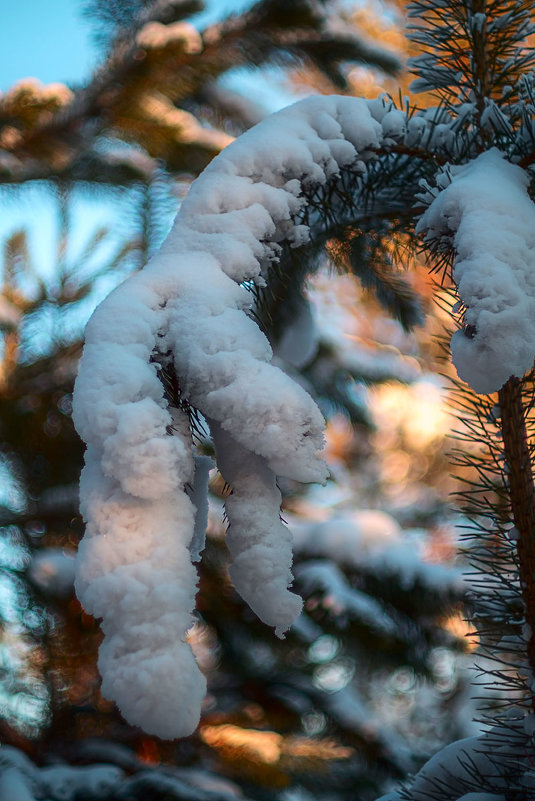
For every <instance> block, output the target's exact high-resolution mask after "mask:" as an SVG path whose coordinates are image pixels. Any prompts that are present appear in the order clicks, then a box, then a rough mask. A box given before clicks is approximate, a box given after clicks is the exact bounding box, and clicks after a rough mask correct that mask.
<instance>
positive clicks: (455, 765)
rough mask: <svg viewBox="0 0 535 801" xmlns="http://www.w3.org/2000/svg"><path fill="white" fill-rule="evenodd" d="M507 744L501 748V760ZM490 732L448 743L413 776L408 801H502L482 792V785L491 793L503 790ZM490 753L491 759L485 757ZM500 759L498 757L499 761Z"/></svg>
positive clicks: (498, 755)
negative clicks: (502, 751) (431, 799)
mask: <svg viewBox="0 0 535 801" xmlns="http://www.w3.org/2000/svg"><path fill="white" fill-rule="evenodd" d="M510 747H511V746H510V743H505V744H504V749H503V750H504V751H505V754H504V756H505V760H504V761H506V760H507V753H508V752H509V753H510ZM499 750H500V749H496V744H495V741H494V740H493V739H492V732H488V733H486V734H482V735H480V736H478V737H466V738H464V739H462V740H457V741H456V742H453V743H450V744H449V745H447V746H446V747H445V748H442V749H441V750H440V751H439V752H438V753H436V754H435V755H434V756H432V757H431V759H429V760H428V761H427V762H426V763H425V765H424V766H423V768H422V769H421V770H420V771H419V773H417V774H416V776H415V778H414V780H413V783H412V785H411V787H410V794H409V798H410V801H428V800H429V798H434V799H436V801H442V799H444V801H449V800H450V799H455V801H502V799H503V798H504V796H502V795H500V794H495V793H494V792H492V793H489V792H485V790H486V789H487V788H481V784H482V783H483V782H484V783H485V784H488V785H490V786H491V787H492V789H493V790H494V789H496V790H500V789H502V788H503V789H505V786H506V780H505V778H504V771H505V770H506V768H505V767H504V765H503V764H502V765H500V763H499V760H500V754H499ZM489 753H492V757H489V756H488V754H489ZM503 759H504V757H503V756H502V760H503Z"/></svg>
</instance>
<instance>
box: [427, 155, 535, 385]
mask: <svg viewBox="0 0 535 801" xmlns="http://www.w3.org/2000/svg"><path fill="white" fill-rule="evenodd" d="M450 178H451V181H450V180H449V179H450ZM528 180H529V179H528V176H527V174H526V173H525V171H524V170H522V169H521V168H520V167H518V166H516V165H513V164H510V163H509V162H508V161H506V160H505V159H504V158H503V156H502V155H501V154H500V152H499V151H498V150H497V149H496V148H493V149H492V150H489V151H487V152H485V153H482V154H481V155H480V156H478V157H477V158H476V159H474V160H473V161H471V162H469V163H468V164H466V165H463V166H460V167H448V168H447V173H444V174H443V175H442V176H439V178H438V184H439V186H442V187H444V188H443V189H442V191H441V192H439V193H438V194H436V197H435V198H434V199H433V200H432V202H431V204H430V205H429V207H428V208H427V209H426V211H425V213H424V214H423V216H422V217H421V219H420V221H419V223H418V226H417V228H416V231H417V233H418V232H420V233H425V240H426V242H431V243H433V242H434V243H437V244H438V246H439V248H442V247H446V248H447V247H450V246H453V248H454V251H455V263H454V272H453V278H454V281H455V283H456V285H457V289H458V293H459V297H460V299H461V301H462V304H463V306H464V307H465V314H464V321H463V322H464V327H463V329H462V330H459V331H456V332H455V333H454V335H453V337H452V340H451V352H452V359H453V363H454V364H455V367H456V369H457V372H458V374H459V377H460V378H461V379H462V380H463V381H466V382H467V383H468V384H469V385H470V386H471V387H472V389H474V390H475V392H477V393H479V394H489V393H491V392H495V391H497V390H499V389H500V387H501V386H502V385H503V384H504V383H505V382H506V381H507V380H508V379H509V378H510V376H511V375H515V376H518V377H522V376H523V375H524V373H526V372H527V371H528V370H530V369H531V368H532V366H533V358H534V356H535V325H533V320H534V319H535V206H534V204H533V203H532V202H531V200H530V198H529V195H528V192H527V184H528Z"/></svg>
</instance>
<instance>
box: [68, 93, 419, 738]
mask: <svg viewBox="0 0 535 801" xmlns="http://www.w3.org/2000/svg"><path fill="white" fill-rule="evenodd" d="M380 106H381V101H376V102H375V103H371V104H368V103H367V102H366V101H364V100H360V99H355V98H349V97H336V96H334V97H318V98H310V99H308V100H305V101H302V102H300V103H297V104H295V105H294V106H292V107H290V108H288V109H285V110H283V111H281V112H279V113H277V114H275V115H273V116H272V117H270V118H268V119H267V120H265V121H263V122H262V123H260V124H259V125H258V126H256V127H255V128H253V129H251V130H250V131H248V132H247V133H246V134H244V135H243V136H242V137H240V138H239V139H238V140H237V141H236V142H235V143H233V144H232V145H230V146H229V147H228V148H227V149H226V150H225V151H223V152H222V153H221V154H220V155H219V156H218V157H217V158H216V159H214V161H213V162H212V163H211V164H210V165H209V166H208V167H207V169H206V170H205V171H204V173H203V174H202V175H201V176H200V177H199V178H198V179H197V181H195V182H194V184H193V186H192V188H191V190H190V192H189V194H188V196H187V198H186V200H185V201H184V203H183V205H182V208H181V210H180V212H179V214H178V216H177V218H176V221H175V223H174V226H173V229H172V231H171V233H170V234H169V236H168V238H167V240H166V242H165V243H164V244H163V246H162V248H161V250H160V251H159V252H158V253H157V254H156V255H155V256H154V257H153V259H152V260H151V261H150V262H149V264H147V266H146V267H145V268H144V269H143V270H142V271H141V272H140V273H137V274H136V275H133V276H131V277H130V278H129V279H128V280H127V281H126V282H125V283H123V284H122V285H121V286H119V287H118V288H117V289H116V290H114V292H112V294H111V295H110V296H109V297H108V298H107V299H106V300H105V301H104V302H103V303H102V304H101V305H100V307H99V308H98V309H97V310H96V311H95V313H94V315H93V317H92V318H91V320H90V322H89V324H88V326H87V330H86V345H85V349H84V354H83V357H82V361H81V365H80V372H79V376H78V379H77V382H76V387H75V393H74V405H73V417H74V421H75V425H76V427H77V430H78V432H79V433H80V435H81V436H82V437H83V439H84V440H85V441H86V442H87V444H88V448H87V453H86V467H85V468H84V473H83V477H82V482H81V508H82V512H83V515H84V518H85V520H86V521H87V530H86V534H85V537H84V540H83V542H82V544H81V546H80V551H79V557H78V562H77V577H76V591H77V594H78V597H79V598H80V600H81V602H82V603H83V605H84V607H85V608H86V610H87V611H89V612H91V613H92V614H94V615H95V616H97V617H102V619H103V620H102V628H103V630H104V633H105V639H104V643H103V645H102V647H101V651H100V658H99V666H100V670H101V672H102V676H103V684H102V689H103V692H104V694H105V695H106V696H107V697H109V698H112V699H114V700H115V701H117V703H118V704H119V707H120V708H121V711H122V712H123V714H124V716H125V717H126V718H127V719H128V720H129V721H130V722H131V723H134V724H137V725H139V726H142V727H143V728H144V729H145V730H146V731H148V732H150V733H154V734H158V735H159V736H161V737H168V738H172V737H177V736H182V735H185V734H189V733H190V732H191V731H193V729H194V728H195V726H196V725H197V722H198V720H199V715H200V704H201V700H202V697H203V695H204V692H205V680H204V677H203V676H202V675H201V673H200V671H199V669H198V667H197V665H196V663H195V659H194V657H193V655H192V652H191V650H190V648H189V646H188V644H187V642H186V632H187V630H188V628H190V627H191V625H192V622H193V616H192V609H193V608H194V600H195V592H196V571H195V569H194V567H193V566H192V564H191V559H192V558H193V559H197V558H198V556H199V554H200V550H201V549H202V544H203V543H202V531H199V529H200V528H202V527H203V526H204V523H202V522H199V523H198V525H197V531H195V534H194V529H195V518H196V515H197V518H198V521H201V517H204V515H205V504H204V502H203V500H202V497H201V495H202V491H201V489H199V488H202V486H206V473H207V470H206V465H204V466H202V465H201V464H200V463H198V465H197V469H198V470H201V471H203V476H200V474H199V476H198V480H197V481H196V480H195V461H194V454H193V451H192V440H191V432H190V428H189V422H188V419H187V417H186V415H185V414H184V413H183V412H181V411H179V410H177V409H175V408H173V403H174V405H180V403H183V402H187V403H189V404H190V405H191V406H193V407H195V408H196V409H197V410H198V411H199V412H200V413H201V414H202V415H203V416H204V418H205V419H206V420H209V421H210V424H211V427H212V430H213V434H214V440H215V444H216V451H217V459H218V464H219V467H220V469H221V471H222V473H223V476H224V478H225V480H226V481H227V482H228V483H229V484H230V485H231V487H232V490H233V493H232V494H231V496H230V497H229V500H228V502H227V512H228V516H229V520H230V530H229V546H230V550H231V553H232V557H233V560H234V561H233V565H232V567H231V576H232V579H233V581H234V583H235V586H236V588H237V590H238V591H239V592H240V593H241V594H242V596H243V597H244V598H245V599H246V600H247V601H248V602H249V603H250V604H251V606H252V608H253V609H254V610H255V611H256V613H257V614H258V615H259V616H260V617H261V618H262V619H263V620H264V621H265V622H267V623H268V624H269V625H271V626H274V627H275V629H276V632H277V633H278V634H279V635H281V636H282V634H283V632H284V631H285V630H286V629H287V628H288V627H289V626H290V624H291V622H292V620H293V619H294V618H295V616H296V615H298V614H299V611H300V608H301V601H300V599H299V598H298V597H297V596H296V595H294V594H293V593H291V592H289V591H288V587H289V586H290V585H291V583H292V578H293V577H292V573H291V561H292V557H291V535H290V532H289V531H288V529H287V528H286V527H285V525H284V524H283V523H282V522H281V520H280V517H279V507H280V493H279V491H278V489H277V486H276V476H285V477H288V478H291V479H294V480H298V481H319V482H322V481H324V480H325V478H326V475H327V471H326V467H325V464H324V463H323V461H322V460H321V458H320V456H319V455H318V454H319V451H320V450H321V448H322V447H323V426H324V421H323V417H322V415H321V413H320V412H319V410H318V408H317V407H316V404H315V403H314V401H313V400H312V399H311V398H310V396H309V395H308V394H307V393H306V392H305V390H304V389H303V388H302V387H300V386H299V385H297V384H296V383H295V382H294V381H293V380H292V379H291V378H290V377H289V376H287V375H286V374H285V373H283V372H282V371H281V370H280V369H278V367H276V366H275V364H273V363H272V362H271V359H272V352H271V348H270V345H269V343H268V341H267V339H266V337H265V336H264V334H263V333H262V332H261V331H260V330H259V328H258V327H257V325H256V323H255V322H254V320H253V319H252V316H251V305H252V303H251V301H252V295H251V293H249V292H248V291H247V289H246V288H244V286H243V284H244V283H245V282H247V283H249V284H250V283H256V284H257V285H258V286H262V285H263V284H264V283H265V279H266V276H267V274H268V270H269V267H270V265H271V264H272V262H273V261H276V260H277V259H278V258H279V254H280V252H281V246H282V243H284V242H286V243H287V244H289V245H290V246H297V245H300V244H302V243H304V242H306V241H307V240H308V238H309V229H308V227H307V226H306V225H303V224H302V223H301V221H300V216H299V215H300V213H301V211H302V210H303V208H304V206H305V205H306V194H307V193H309V194H310V193H311V192H313V191H315V189H317V188H319V187H322V186H325V185H327V184H328V183H329V182H330V181H336V180H337V178H338V177H339V176H340V171H341V169H342V168H346V167H349V166H352V167H353V169H354V171H355V174H356V175H357V174H362V173H363V172H365V171H366V164H365V162H366V161H367V160H368V159H370V158H373V155H374V150H375V149H377V148H378V147H380V146H381V145H382V143H383V142H384V141H388V142H390V141H392V137H394V136H395V137H396V139H398V138H399V137H403V136H404V122H403V119H402V117H400V116H399V114H395V115H392V114H390V115H388V114H387V112H388V111H389V109H390V108H391V104H390V106H388V103H386V104H385V103H384V102H383V103H382V106H383V108H382V109H381V108H380ZM385 109H386V110H385ZM383 111H384V113H383ZM383 117H384V118H385V127H386V131H385V130H383V127H382V125H381V122H380V120H381V119H382V118H383ZM388 137H391V138H388ZM170 374H171V376H172V375H173V374H176V378H177V384H178V389H177V387H175V390H176V391H175V395H177V397H175V396H173V394H172V393H171V394H170V392H169V388H167V394H165V393H164V386H163V384H164V381H162V380H161V379H162V377H165V376H169V375H170ZM170 383H171V385H172V384H173V380H172V378H171V380H170ZM177 393H178V394H179V396H180V397H179V398H178V394H177Z"/></svg>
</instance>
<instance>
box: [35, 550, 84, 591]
mask: <svg viewBox="0 0 535 801" xmlns="http://www.w3.org/2000/svg"><path fill="white" fill-rule="evenodd" d="M28 575H29V578H30V581H31V582H32V583H33V584H35V586H36V587H38V588H39V589H40V590H41V592H44V593H47V594H48V595H56V596H58V597H60V598H65V597H66V596H68V595H69V594H70V593H71V592H72V590H73V585H74V553H69V552H68V551H64V550H63V549H62V548H42V549H41V550H39V551H37V552H36V553H34V554H33V556H32V560H31V562H30V565H29V568H28Z"/></svg>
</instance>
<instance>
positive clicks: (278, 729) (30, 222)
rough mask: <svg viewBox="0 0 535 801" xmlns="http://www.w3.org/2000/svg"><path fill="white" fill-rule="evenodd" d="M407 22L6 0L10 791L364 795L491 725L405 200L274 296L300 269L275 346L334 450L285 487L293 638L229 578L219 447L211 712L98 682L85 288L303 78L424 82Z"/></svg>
mask: <svg viewBox="0 0 535 801" xmlns="http://www.w3.org/2000/svg"><path fill="white" fill-rule="evenodd" d="M404 25H405V11H404V7H403V4H402V3H401V2H392V3H391V4H389V5H386V4H383V3H380V2H375V0H369V2H366V1H365V2H358V3H357V2H353V1H352V0H339V2H336V0H334V1H333V2H327V1H326V2H323V1H322V0H296V1H295V2H290V3H288V2H283V1H282V0H260V1H259V2H257V3H252V2H231V1H230V0H228V2H216V0H214V1H213V2H211V3H206V4H205V5H204V4H203V3H201V2H199V1H198V0H156V1H155V2H148V1H147V2H145V1H144V0H85V1H84V2H76V1H75V0H49V2H48V3H46V4H43V3H40V2H37V0H24V2H21V3H19V4H18V5H17V4H9V5H8V6H6V7H5V8H4V9H3V26H2V29H1V30H0V44H1V50H2V53H3V59H2V65H1V67H0V89H1V91H2V94H1V95H0V204H1V209H2V214H1V215H0V247H1V250H2V272H1V276H0V281H1V287H0V474H1V483H0V486H1V488H0V624H1V631H0V742H1V743H2V748H0V772H1V771H3V773H1V775H0V799H1V801H10V799H11V797H12V796H10V795H8V794H7V792H8V791H7V790H6V788H7V787H8V784H7V782H8V779H9V781H10V782H15V781H18V782H19V785H20V787H22V788H23V790H20V787H19V790H20V793H21V795H20V798H21V799H22V801H26V800H27V799H31V798H34V797H38V798H45V797H46V798H50V799H58V800H59V799H70V798H72V799H76V798H84V799H90V800H91V799H102V801H105V799H137V798H140V799H152V798H154V799H162V800H163V799H175V798H176V799H200V801H203V799H206V800H207V801H209V800H210V799H212V800H213V801H215V799H222V800H224V799H231V798H250V799H281V801H313V799H322V801H343V800H344V799H363V801H366V800H367V799H372V798H376V797H377V796H378V795H380V794H381V793H382V792H385V791H386V790H388V789H389V788H390V787H392V786H394V785H395V784H396V783H397V782H398V781H399V780H402V779H403V778H404V777H406V776H407V775H408V774H410V773H412V772H414V771H416V770H417V769H418V767H419V766H420V765H421V764H422V762H423V761H424V760H425V758H426V757H427V756H428V755H429V754H430V753H432V752H433V751H435V750H436V749H437V748H438V747H440V746H441V745H443V744H444V743H446V742H449V741H450V740H452V739H456V738H460V737H463V736H467V735H469V734H471V733H473V732H474V724H473V722H472V718H473V716H474V714H475V701H474V699H473V698H472V695H473V690H472V688H471V687H470V684H469V678H470V677H469V671H468V669H467V664H469V653H470V651H471V649H472V648H473V647H474V642H473V638H471V637H469V636H468V637H467V636H466V635H467V633H468V631H469V628H468V625H467V623H466V622H465V621H464V619H463V612H462V601H463V597H464V594H465V583H464V580H463V578H462V570H463V562H462V557H460V556H459V555H458V550H457V544H458V543H457V539H458V531H459V528H458V526H459V525H460V524H462V523H463V520H462V517H461V515H460V513H459V512H456V511H455V507H454V504H453V502H452V499H451V493H452V492H455V491H456V490H458V487H459V485H458V482H457V479H456V478H455V477H454V476H453V475H452V467H451V462H450V460H449V458H448V451H449V450H450V449H451V441H449V440H448V433H449V432H450V431H451V429H452V428H453V427H455V425H456V423H455V421H454V418H453V417H452V412H451V411H450V408H449V406H448V397H447V396H448V391H447V387H448V374H449V369H450V368H449V366H448V364H447V361H445V359H444V347H443V343H442V338H443V335H444V330H445V328H446V327H447V326H448V324H449V317H448V314H447V312H446V311H444V310H443V308H442V307H443V306H444V305H445V304H446V305H447V287H446V288H444V287H441V286H440V284H437V282H436V280H435V279H436V276H434V277H433V276H429V274H428V272H427V270H426V268H425V266H424V265H422V264H421V263H420V262H419V259H418V254H417V252H415V248H414V247H411V243H410V242H408V241H407V237H406V235H405V234H404V233H403V231H402V230H401V228H400V227H397V226H396V221H392V222H391V223H389V225H388V226H386V227H384V226H383V229H381V230H382V233H381V231H380V235H376V236H375V237H374V236H372V235H371V234H370V233H366V232H361V231H358V232H356V233H355V241H354V242H353V243H352V245H351V248H349V249H344V248H340V247H339V246H337V245H336V244H332V243H327V247H326V250H325V255H324V256H323V257H322V259H321V260H320V263H319V265H317V269H316V270H315V273H314V275H313V276H311V277H310V278H309V279H308V280H307V281H306V283H305V286H304V288H302V287H301V286H300V285H299V286H297V285H296V286H292V284H291V281H290V285H289V286H287V287H284V292H282V294H281V296H280V298H279V305H280V307H281V309H282V310H284V308H285V303H286V301H287V300H288V298H289V300H288V302H289V303H290V305H291V304H294V306H293V307H292V308H294V307H295V302H296V301H295V298H296V295H298V296H299V308H300V309H301V312H300V314H299V315H298V319H297V320H295V319H294V321H293V322H292V324H291V325H290V324H289V323H288V321H286V322H285V318H284V314H283V313H282V312H281V314H280V315H279V316H277V314H275V313H273V314H270V316H269V320H271V321H272V320H275V321H277V320H278V321H279V325H278V326H277V325H275V326H272V327H271V328H270V324H269V323H268V322H265V329H266V333H267V335H268V336H269V337H270V339H271V341H272V343H273V347H274V351H275V358H276V359H277V362H278V364H280V365H281V366H283V367H284V369H287V370H288V371H289V372H290V373H291V374H292V375H295V376H296V377H297V378H298V380H300V381H301V382H302V383H303V384H304V385H305V386H306V387H307V389H308V390H309V391H310V392H311V393H312V394H313V395H314V396H315V397H316V399H317V400H318V403H319V404H320V406H321V408H322V411H323V413H324V414H325V417H326V419H327V459H328V463H329V466H330V469H331V479H330V480H329V482H328V484H327V486H326V487H315V486H312V487H303V486H301V485H294V484H292V483H290V482H286V483H285V484H284V485H283V487H282V489H283V491H284V508H283V516H284V519H285V520H286V521H287V522H288V524H289V525H290V527H291V528H292V531H293V532H294V534H295V542H296V544H295V571H294V572H295V577H296V583H295V587H296V589H297V591H298V592H300V593H301V594H302V595H303V598H304V599H305V611H304V613H303V615H302V616H301V618H300V619H299V620H298V621H297V623H296V624H295V625H294V626H293V627H292V629H291V630H290V632H289V633H288V635H287V637H286V639H285V640H282V641H281V640H278V639H276V638H275V637H274V635H273V632H272V631H271V629H268V628H267V627H266V626H264V625H263V624H262V623H260V622H259V621H258V620H257V619H256V618H255V617H254V615H253V614H252V612H251V611H250V610H249V609H248V608H246V607H245V606H244V605H243V604H242V602H241V600H240V599H239V597H238V596H237V595H236V594H235V592H234V590H233V588H232V586H231V585H230V583H229V580H228V575H227V566H228V555H227V551H226V547H225V542H224V530H225V524H224V515H223V503H224V496H225V487H224V484H223V481H222V480H221V478H220V477H219V476H218V474H217V473H216V471H213V472H212V474H211V478H210V492H211V500H210V517H209V530H208V541H207V546H206V549H205V552H204V554H203V562H202V565H201V567H200V592H199V598H198V608H199V616H198V621H197V623H196V625H195V626H194V628H193V629H192V631H191V632H190V634H189V639H190V642H191V645H192V647H193V649H194V651H195V653H196V655H197V659H198V661H199V663H200V665H201V666H202V669H203V670H204V671H205V672H206V675H207V678H208V687H209V693H208V696H207V698H206V701H205V705H204V709H203V717H202V721H201V725H200V727H199V729H198V731H197V732H196V733H195V734H194V735H192V736H191V737H189V738H186V739H184V740H181V741H176V742H172V743H169V742H163V741H159V740H157V739H156V738H152V737H148V736H147V735H145V734H144V733H143V732H141V731H140V730H138V729H135V728H132V727H130V726H128V725H127V724H126V723H125V722H124V721H123V720H122V718H121V716H120V715H119V713H118V711H117V710H116V708H115V707H114V705H113V704H112V703H110V702H108V701H106V700H104V699H103V698H102V697H101V696H100V693H99V676H98V671H97V668H96V656H97V650H98V645H99V642H100V636H101V635H100V633H99V629H98V623H97V622H96V621H94V620H93V619H92V618H90V617H89V616H87V615H86V614H84V612H83V611H82V609H81V607H80V605H79V603H78V602H77V600H76V598H75V596H74V592H73V563H74V561H73V558H74V554H75V551H76V547H77V543H78V541H79V539H80V537H81V535H82V533H83V523H82V520H81V519H80V516H79V514H78V506H77V504H78V499H77V482H78V477H79V473H80V469H81V466H82V459H83V448H82V444H81V442H80V441H79V439H78V437H77V435H76V433H75V432H74V429H73V426H72V422H71V417H70V413H71V392H72V385H73V381H74V377H75V375H76V369H77V360H78V358H79V355H80V351H81V347H82V337H83V328H84V325H85V322H86V321H87V319H88V317H89V315H90V314H91V312H92V310H93V309H94V307H95V305H96V304H97V303H98V301H99V300H100V299H102V298H103V297H104V296H105V295H106V294H107V293H108V292H109V291H110V290H111V289H112V288H113V287H114V286H115V285H116V284H117V283H118V282H120V281H121V280H122V279H124V278H125V277H126V276H127V275H128V274H130V273H131V272H132V271H134V270H137V269H140V268H141V267H142V265H143V264H144V263H145V262H146V260H147V258H148V257H150V255H151V254H152V253H153V252H154V251H155V250H156V249H157V248H158V247H159V245H160V244H161V242H162V240H163V238H164V237H165V235H166V233H167V232H168V230H169V227H170V224H171V222H172V219H173V217H174V215H175V213H176V211H177V209H178V208H179V206H180V202H181V199H182V198H183V197H184V195H185V194H186V192H187V190H188V187H189V185H190V183H191V181H192V180H193V179H194V178H195V176H196V175H197V174H198V173H199V172H200V171H201V170H202V169H203V168H204V167H205V166H206V165H207V164H208V163H209V162H210V160H211V159H212V158H213V157H214V156H215V155H217V153H218V152H219V151H220V150H221V149H222V148H224V147H225V146H226V145H227V144H228V143H229V142H231V141H232V139H233V138H234V137H235V136H237V135H239V133H240V132H242V131H244V130H246V129H247V128H249V127H250V126H251V125H253V124H255V123H256V122H258V121H260V120H261V119H262V118H263V117H264V116H266V115H267V114H268V113H269V112H271V111H273V110H276V109H278V108H281V107H283V106H285V105H287V104H288V103H290V102H292V101H293V100H296V99H299V98H300V97H304V96H307V95H309V94H312V93H323V94H329V93H341V94H354V95H363V96H366V97H376V96H377V95H378V94H380V93H381V92H384V91H386V92H391V93H392V96H393V97H394V98H395V99H398V98H401V97H402V94H406V93H407V92H408V85H409V83H410V78H409V77H408V76H407V74H406V72H405V71H404V68H403V64H404V62H405V60H406V57H407V55H409V49H408V45H407V44H406V42H405V40H404V36H403V31H404ZM398 87H401V90H398ZM401 102H403V101H401ZM418 102H419V104H420V106H425V105H426V104H431V103H432V102H433V101H432V98H428V97H426V96H425V95H423V96H419V98H418ZM379 229H380V226H379ZM281 291H282V290H281ZM284 293H286V295H285V294H284ZM436 299H438V300H439V303H438V304H437V303H436V302H434V301H435V300H436ZM440 301H443V302H440ZM271 311H272V312H273V309H272V310H271ZM424 315H425V324H424V325H420V324H416V323H418V322H419V321H420V320H423V319H424ZM299 337H305V338H306V340H307V342H308V343H309V347H308V350H307V356H306V358H303V356H302V351H303V349H302V348H300V351H301V356H300V358H299V359H296V358H295V353H294V347H293V343H294V342H295V341H296V340H298V339H299ZM210 447H211V446H210V442H209V441H207V440H205V439H202V438H201V441H200V443H199V448H200V449H201V450H203V451H204V452H206V453H210ZM2 776H3V778H2ZM6 776H7V777H8V778H6ZM2 782H4V784H2ZM2 792H3V793H4V795H2ZM23 792H27V795H23V794H22V793H23ZM14 797H15V796H13V798H14ZM17 798H18V796H17Z"/></svg>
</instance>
